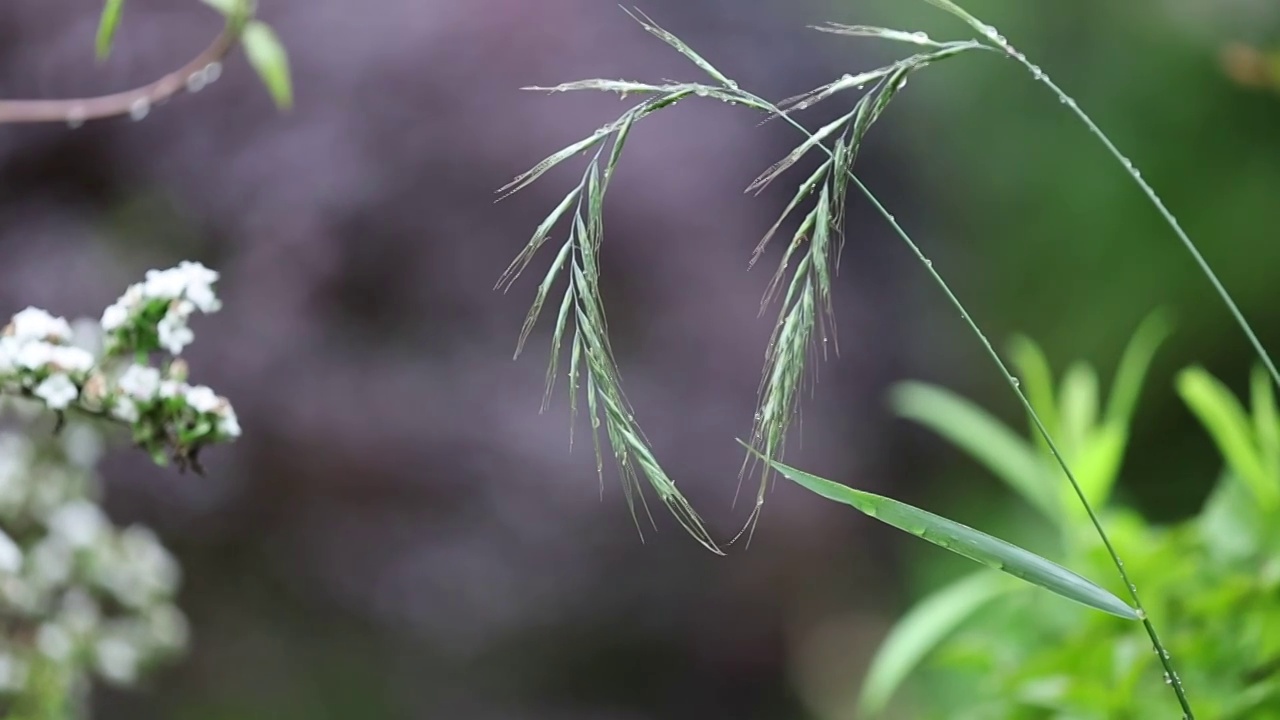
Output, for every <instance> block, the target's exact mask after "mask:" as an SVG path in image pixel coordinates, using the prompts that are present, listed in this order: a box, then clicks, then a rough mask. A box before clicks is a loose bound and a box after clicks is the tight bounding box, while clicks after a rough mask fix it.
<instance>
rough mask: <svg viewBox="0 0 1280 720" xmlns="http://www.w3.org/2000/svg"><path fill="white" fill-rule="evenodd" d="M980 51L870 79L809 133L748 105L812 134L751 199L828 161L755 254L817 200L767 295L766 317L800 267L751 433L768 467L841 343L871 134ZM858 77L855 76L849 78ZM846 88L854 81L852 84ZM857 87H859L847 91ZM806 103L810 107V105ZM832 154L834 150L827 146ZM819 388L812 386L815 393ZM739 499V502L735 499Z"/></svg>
mask: <svg viewBox="0 0 1280 720" xmlns="http://www.w3.org/2000/svg"><path fill="white" fill-rule="evenodd" d="M971 49H976V45H975V44H974V43H962V44H960V47H955V46H954V45H952V44H947V45H946V46H945V48H944V50H945V52H944V51H938V52H933V53H925V54H920V55H915V56H912V57H911V58H908V59H907V60H904V61H900V62H897V63H893V64H892V65H889V66H886V67H885V68H881V69H880V70H881V71H883V72H880V71H876V72H875V73H872V74H871V75H874V77H875V78H876V80H875V84H874V85H873V87H872V88H871V89H870V90H869V91H867V92H866V93H865V94H863V95H862V96H861V97H860V98H859V99H858V101H857V103H856V104H855V105H854V108H853V110H851V111H849V112H848V113H846V114H844V115H842V116H840V117H839V118H837V119H836V120H833V121H831V122H830V123H828V124H826V125H824V126H823V127H821V128H819V129H818V130H817V131H814V132H810V131H808V130H807V129H805V128H804V126H802V125H800V124H799V123H797V122H796V121H795V120H794V119H793V118H791V117H789V116H788V115H787V111H784V110H783V109H781V108H779V107H777V106H774V105H771V104H769V103H767V101H764V100H762V99H760V98H757V97H755V96H748V97H747V100H746V104H747V105H748V106H753V107H758V108H760V109H763V110H765V111H766V112H769V113H770V114H771V116H775V117H784V116H785V117H786V119H787V121H788V122H789V123H790V124H792V125H793V126H795V127H796V128H797V129H799V130H801V131H802V132H803V133H804V134H805V139H804V140H803V141H802V142H801V143H800V145H799V146H797V147H796V148H795V149H794V150H792V151H791V152H790V153H788V154H787V155H786V157H784V158H783V159H782V160H780V161H778V162H777V163H775V164H774V165H772V166H771V167H770V168H769V169H768V170H766V171H765V172H764V173H763V174H761V175H760V176H759V177H758V178H756V180H755V181H753V182H752V183H751V185H749V186H748V188H747V191H748V192H751V191H756V192H759V191H760V190H761V189H762V188H764V187H765V186H767V185H768V184H769V183H771V182H773V181H774V180H776V179H777V178H778V177H780V176H781V175H782V174H783V173H784V172H786V171H787V170H788V169H790V168H791V167H792V166H794V165H795V164H796V163H797V162H799V160H800V159H801V158H803V157H804V156H805V155H806V154H808V153H809V151H811V150H815V149H818V150H820V151H821V152H823V153H825V154H827V156H828V158H827V159H826V160H825V161H824V162H823V163H822V164H821V165H819V167H818V169H817V170H815V171H814V172H813V174H811V175H810V176H809V177H808V178H807V179H806V180H805V181H804V182H802V183H801V184H800V187H799V189H798V190H797V192H796V194H795V196H794V197H793V198H792V200H791V201H790V202H789V203H788V205H787V207H786V208H785V209H784V211H783V214H782V216H781V217H780V218H779V219H778V221H777V222H775V223H774V225H773V226H772V227H771V228H770V229H769V231H768V232H767V233H766V234H765V236H764V238H763V239H762V240H761V242H760V243H759V244H758V245H757V246H756V249H755V252H754V253H753V255H752V259H751V264H752V265H754V263H755V262H756V261H757V260H758V259H759V258H760V256H761V255H762V254H763V252H764V250H765V249H766V247H767V245H768V243H769V241H770V239H771V238H772V237H773V236H774V235H775V234H776V233H777V231H778V229H779V228H780V227H781V226H782V224H783V223H784V222H785V221H786V219H787V218H788V217H789V216H790V215H791V214H792V213H793V212H794V211H795V210H796V209H797V208H798V207H799V206H800V205H801V204H802V203H803V202H804V201H805V200H807V199H808V198H810V197H811V196H815V195H816V197H815V198H814V205H813V207H812V209H811V210H810V211H809V212H808V213H807V214H806V215H805V216H804V219H803V220H802V221H801V222H800V225H799V227H798V228H797V230H796V231H795V233H794V234H793V236H792V239H791V242H790V243H789V244H788V246H787V248H786V250H785V251H784V252H783V257H782V260H781V262H780V263H779V267H778V270H777V271H776V272H775V274H774V276H773V278H772V280H771V281H770V282H769V285H768V287H767V289H766V291H765V295H764V299H763V301H762V306H761V310H762V312H763V310H764V308H766V307H767V306H768V305H769V304H770V303H771V302H772V301H773V300H774V299H776V297H777V296H778V294H779V293H780V291H781V288H782V287H783V285H784V284H786V271H787V268H788V266H789V265H790V263H791V262H792V261H793V260H795V262H796V265H795V270H794V271H793V273H792V275H791V280H790V283H789V284H788V285H787V291H786V293H785V295H784V297H783V300H782V303H781V307H780V310H779V315H778V320H777V323H776V325H775V326H774V331H773V334H772V336H771V338H770V340H769V346H768V350H767V351H766V354H765V368H764V372H763V374H762V378H761V384H760V389H759V402H758V405H757V408H756V414H755V420H754V424H753V427H752V434H751V444H752V448H753V449H754V450H756V451H757V453H758V454H759V456H762V457H764V458H767V459H769V460H780V459H782V457H783V455H784V451H785V441H786V436H787V433H788V431H789V430H790V428H791V423H792V421H793V420H795V419H797V418H798V417H799V409H800V408H799V400H800V397H801V393H802V391H803V388H804V386H805V384H806V382H809V383H812V378H811V377H810V375H809V374H808V372H807V371H808V369H809V367H810V359H811V358H812V357H813V356H814V355H815V353H813V352H812V351H813V349H814V348H816V347H821V348H822V351H823V353H824V356H825V353H826V352H827V350H828V349H831V350H834V351H836V352H838V350H839V346H838V342H836V335H835V328H836V324H835V317H834V303H833V300H832V289H833V280H832V279H833V276H834V275H835V273H836V268H837V267H838V261H839V257H840V255H841V250H842V248H843V244H844V234H843V225H844V208H845V206H846V204H847V203H846V198H847V196H848V184H849V181H850V179H852V178H853V164H854V160H855V159H856V158H857V154H858V150H859V148H860V147H861V144H862V141H863V139H864V137H865V136H866V133H867V132H868V130H870V128H871V126H872V125H873V124H874V123H875V121H876V120H877V119H879V117H880V115H881V114H882V113H883V112H884V110H885V108H887V107H888V105H889V102H890V101H891V100H892V99H893V97H894V96H895V95H896V93H897V92H898V91H899V90H901V89H902V87H903V86H905V84H906V81H907V78H908V77H909V76H910V75H911V73H913V72H915V71H917V70H920V69H922V68H924V67H927V66H928V65H929V64H931V63H933V62H935V61H937V60H941V59H944V58H947V57H951V56H953V55H955V54H957V53H958V52H963V51H965V50H971ZM846 77H851V76H846ZM846 82H847V81H846ZM840 83H841V81H837V82H836V83H834V84H829V85H826V86H823V88H826V89H827V90H824V89H823V88H819V90H818V91H817V92H815V93H810V94H809V95H808V96H806V97H807V98H808V99H807V100H805V101H802V102H801V103H797V104H795V105H793V106H792V108H791V110H795V109H796V108H797V107H799V106H800V105H804V106H805V107H809V106H812V104H814V103H816V102H817V101H819V100H821V99H825V98H826V97H830V96H831V95H833V94H834V92H829V89H830V88H832V87H840ZM847 84H848V85H849V86H850V87H856V85H855V84H853V83H847ZM806 103H807V104H806ZM829 140H830V141H832V142H831V147H828V146H827V142H828V141H829ZM810 387H811V388H812V384H811V385H810ZM756 459H757V457H756V455H755V454H748V455H747V457H746V458H744V461H743V466H742V469H741V471H740V473H739V479H740V484H739V492H740V489H741V479H742V478H743V477H745V475H746V474H747V473H748V472H753V468H754V466H755V464H756ZM772 472H773V468H772V467H771V466H770V465H769V464H768V463H765V464H763V465H762V466H761V472H760V485H759V488H758V490H757V493H756V511H755V512H753V514H752V517H751V519H750V521H749V523H753V522H755V521H756V520H758V517H759V512H758V510H759V508H760V507H761V506H762V505H763V502H764V495H765V492H766V491H767V489H768V486H769V479H770V477H771V475H772ZM735 497H736V495H735Z"/></svg>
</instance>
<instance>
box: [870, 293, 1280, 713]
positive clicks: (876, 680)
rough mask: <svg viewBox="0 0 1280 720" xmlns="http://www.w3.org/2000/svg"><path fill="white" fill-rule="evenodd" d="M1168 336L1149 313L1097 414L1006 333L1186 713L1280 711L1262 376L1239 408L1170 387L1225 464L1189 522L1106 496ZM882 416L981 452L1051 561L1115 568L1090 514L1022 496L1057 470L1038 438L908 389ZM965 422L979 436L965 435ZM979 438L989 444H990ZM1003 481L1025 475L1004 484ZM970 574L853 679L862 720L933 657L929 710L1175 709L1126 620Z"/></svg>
mask: <svg viewBox="0 0 1280 720" xmlns="http://www.w3.org/2000/svg"><path fill="white" fill-rule="evenodd" d="M1167 331H1168V323H1167V321H1165V320H1164V319H1163V318H1162V317H1161V316H1159V315H1156V316H1152V318H1149V319H1148V320H1147V321H1146V322H1145V323H1144V324H1143V325H1142V326H1141V328H1140V329H1139V330H1138V332H1137V333H1136V334H1135V336H1134V339H1133V340H1132V341H1131V343H1130V345H1129V348H1128V349H1127V350H1126V352H1125V354H1124V357H1123V359H1122V360H1121V363H1120V368H1119V370H1118V371H1117V373H1116V379H1115V381H1114V382H1113V384H1112V387H1111V392H1110V396H1109V398H1108V399H1107V403H1106V406H1105V407H1106V408H1107V409H1106V410H1105V411H1103V412H1101V413H1098V412H1097V408H1098V407H1099V406H1100V405H1101V402H1100V401H1101V400H1102V398H1101V397H1100V393H1099V390H1098V383H1097V381H1096V378H1097V374H1096V372H1095V371H1094V370H1093V369H1092V368H1091V367H1090V366H1088V365H1085V364H1082V363H1077V364H1075V365H1073V366H1071V369H1069V370H1068V371H1067V372H1066V373H1064V375H1063V377H1062V378H1061V380H1060V381H1058V383H1057V384H1056V386H1055V385H1054V382H1053V377H1052V374H1051V372H1050V370H1049V366H1048V363H1047V362H1046V361H1045V360H1044V356H1043V354H1042V353H1041V352H1040V351H1039V349H1038V348H1037V347H1036V346H1035V345H1034V344H1033V343H1031V341H1029V340H1027V339H1025V338H1022V339H1019V340H1018V341H1017V343H1016V344H1015V352H1014V355H1015V357H1016V358H1017V359H1018V363H1017V364H1018V366H1019V369H1020V372H1021V373H1022V379H1023V385H1024V386H1025V387H1026V390H1027V394H1028V396H1029V397H1032V398H1035V402H1036V403H1037V408H1036V409H1037V411H1038V412H1039V414H1041V415H1042V416H1044V417H1045V419H1046V422H1047V423H1053V424H1054V425H1055V426H1057V427H1058V428H1060V429H1061V433H1060V434H1061V436H1062V438H1064V443H1063V448H1064V452H1068V453H1069V454H1070V456H1069V458H1068V460H1069V461H1070V462H1071V463H1072V464H1073V465H1074V466H1075V467H1077V473H1078V474H1079V478H1080V482H1081V484H1082V485H1083V486H1084V487H1085V488H1087V489H1088V491H1089V493H1090V494H1091V495H1092V496H1093V498H1096V504H1097V506H1098V507H1100V508H1102V509H1101V514H1102V516H1103V517H1104V518H1105V519H1106V521H1107V524H1108V527H1109V528H1110V529H1111V540H1112V542H1113V544H1114V545H1115V546H1116V549H1117V551H1118V553H1119V554H1120V555H1121V556H1122V557H1124V558H1125V566H1126V568H1127V570H1128V573H1129V576H1130V578H1131V579H1132V580H1133V582H1134V583H1136V584H1138V585H1139V586H1140V587H1141V588H1142V590H1143V597H1144V605H1145V607H1146V609H1147V611H1148V612H1149V613H1151V614H1152V615H1153V616H1156V617H1158V618H1159V620H1160V623H1161V626H1162V628H1163V629H1164V634H1165V636H1166V637H1165V640H1166V642H1167V645H1166V650H1167V651H1168V652H1171V653H1174V654H1176V656H1177V660H1178V664H1179V667H1180V668H1181V675H1182V679H1183V680H1185V682H1186V683H1187V684H1188V685H1189V686H1191V687H1192V688H1193V689H1194V692H1195V700H1196V707H1197V710H1198V712H1199V713H1201V714H1203V716H1205V717H1212V718H1261V719H1263V720H1268V719H1270V718H1280V604H1278V603H1276V601H1275V599H1276V597H1277V593H1280V508H1278V507H1277V503H1275V502H1273V498H1274V497H1275V494H1276V491H1277V488H1278V486H1280V462H1277V458H1280V440H1278V439H1280V419H1278V417H1277V413H1276V404H1275V398H1274V395H1273V389H1272V385H1271V383H1270V380H1269V377H1268V375H1269V373H1268V372H1267V371H1266V370H1265V369H1264V368H1261V367H1259V368H1257V369H1256V370H1255V372H1254V374H1253V377H1252V383H1251V400H1250V404H1251V408H1250V409H1248V410H1246V409H1245V408H1244V406H1243V405H1242V404H1241V402H1240V401H1239V400H1237V399H1236V398H1235V397H1234V396H1233V395H1232V394H1231V393H1230V392H1229V391H1227V390H1226V388H1225V387H1224V386H1222V385H1221V383H1219V382H1218V381H1217V380H1216V379H1214V378H1213V377H1212V376H1210V375H1208V373H1206V372H1205V371H1203V370H1201V369H1199V368H1190V369H1187V370H1184V371H1183V372H1182V373H1180V374H1179V376H1178V379H1177V383H1176V384H1177V388H1178V391H1179V393H1180V394H1181V395H1182V397H1183V399H1184V401H1185V402H1186V403H1187V404H1188V406H1189V407H1191V408H1192V410H1193V412H1195V413H1196V415H1197V417H1199V418H1200V419H1201V421H1202V423H1203V424H1204V426H1205V428H1206V431H1207V432H1208V433H1209V434H1210V436H1211V437H1212V438H1213V439H1214V441H1215V442H1216V443H1217V445H1218V447H1219V449H1220V451H1221V452H1222V454H1223V457H1224V465H1225V471H1224V473H1223V475H1222V476H1221V477H1220V478H1219V480H1218V482H1217V484H1216V486H1215V489H1214V491H1213V493H1212V495H1211V496H1210V498H1209V500H1208V501H1207V502H1206V503H1205V506H1204V508H1203V509H1202V511H1201V512H1200V513H1199V514H1198V515H1197V516H1195V517H1193V518H1190V519H1188V520H1186V521H1183V522H1181V523H1178V524H1175V525H1172V526H1168V527H1160V526H1156V525H1153V524H1151V523H1150V522H1148V521H1146V520H1145V519H1144V518H1142V517H1141V516H1140V515H1139V514H1137V513H1136V512H1134V511H1132V510H1130V509H1128V508H1125V507H1123V506H1122V505H1120V504H1119V503H1117V502H1115V501H1114V493H1113V492H1112V489H1113V488H1114V485H1115V480H1116V478H1117V477H1118V473H1119V468H1120V464H1121V462H1122V461H1123V457H1124V451H1125V446H1126V440H1127V437H1128V434H1129V429H1130V426H1131V424H1132V421H1133V413H1134V406H1135V404H1136V401H1137V398H1138V396H1139V390H1140V388H1141V385H1142V379H1143V377H1144V376H1145V374H1146V370H1147V367H1148V366H1149V364H1150V360H1151V357H1152V355H1153V354H1154V352H1155V350H1156V348H1157V346H1158V345H1159V344H1160V342H1161V341H1162V340H1163V339H1164V337H1165V336H1166V334H1167ZM894 407H895V408H897V410H898V411H899V412H900V413H901V414H903V415H904V416H906V417H909V418H911V419H914V420H918V421H920V422H922V424H925V425H926V426H927V427H930V428H931V429H933V430H935V431H936V432H938V433H939V434H940V435H941V436H943V437H945V438H947V439H948V440H950V441H952V442H953V443H955V444H956V445H957V446H958V447H960V448H962V449H964V450H966V451H970V452H973V451H975V450H978V452H977V453H975V456H976V457H977V459H979V460H980V461H982V462H983V464H984V465H986V466H987V467H988V468H990V469H992V470H993V471H994V472H996V473H998V474H1002V475H1003V476H1004V477H1003V479H1004V480H1005V481H1006V484H1007V485H1008V486H1009V487H1010V488H1012V489H1013V490H1014V491H1015V492H1017V493H1019V494H1020V495H1021V496H1023V497H1024V498H1025V499H1026V500H1028V503H1029V504H1030V505H1031V506H1032V507H1033V508H1034V509H1035V510H1036V511H1037V512H1040V513H1041V514H1043V515H1044V516H1045V518H1046V519H1047V520H1048V521H1050V523H1051V524H1052V525H1053V527H1054V528H1055V530H1056V534H1057V536H1058V538H1059V542H1058V544H1057V552H1056V554H1054V555H1053V557H1054V559H1055V560H1057V561H1059V562H1062V563H1063V564H1065V565H1068V566H1070V567H1073V568H1078V569H1079V570H1080V571H1081V572H1083V573H1084V574H1096V573H1105V571H1106V569H1107V566H1108V565H1110V564H1111V559H1110V557H1109V555H1108V553H1107V552H1106V550H1105V548H1103V547H1102V546H1101V544H1100V543H1099V541H1098V539H1097V537H1096V536H1095V535H1094V534H1093V533H1092V528H1091V526H1090V524H1089V522H1088V520H1087V519H1086V518H1084V517H1082V516H1081V515H1079V514H1077V513H1072V512H1045V510H1044V503H1043V501H1041V500H1037V499H1035V498H1036V497H1038V496H1037V495H1036V494H1035V493H1034V492H1028V491H1026V490H1025V489H1024V488H1026V487H1029V486H1033V485H1034V484H1035V483H1037V482H1045V480H1046V479H1047V478H1048V476H1050V475H1051V474H1052V473H1053V472H1054V470H1055V467H1054V464H1053V462H1052V460H1051V459H1050V458H1049V456H1048V453H1047V452H1046V451H1045V449H1044V448H1043V447H1042V446H1038V445H1037V443H1036V440H1035V439H1034V438H1035V437H1036V436H1035V435H1034V431H1033V434H1032V436H1031V437H1030V438H1028V439H1026V440H1021V441H1020V442H1019V443H1016V444H1015V443H1010V442H1008V432H1007V430H1006V429H1005V428H1003V426H1000V425H999V423H998V422H997V421H995V420H994V419H993V418H991V417H990V416H988V415H986V414H985V413H984V412H983V411H982V410H980V409H978V408H977V407H976V406H973V405H971V404H968V403H967V401H964V400H961V399H959V398H956V397H954V396H951V395H950V394H948V393H947V392H946V391H943V390H941V389H938V388H933V387H930V386H927V385H921V384H918V383H909V384H905V385H904V386H900V387H899V388H897V390H896V391H895V393H894ZM957 408H962V410H960V411H957ZM975 420H976V422H977V423H978V426H979V427H980V428H982V429H981V430H979V431H975V430H974V428H973V427H972V426H973V424H974V422H975ZM983 437H996V438H999V440H998V441H997V442H994V443H986V442H985V441H983V439H982V438H983ZM1066 438H1073V440H1072V441H1069V442H1068V441H1066V440H1065V439H1066ZM979 448H980V449H979ZM1028 454H1034V455H1036V456H1037V458H1038V459H1039V460H1040V461H1041V463H1040V466H1039V467H1036V466H1034V465H1032V464H1031V463H1028V461H1027V459H1026V458H1027V456H1028ZM1089 458H1099V459H1097V460H1089ZM1015 473H1022V474H1024V475H1025V477H1023V478H1021V479H1019V480H1013V479H1011V476H1012V475H1013V474H1015ZM1053 485H1054V486H1060V485H1061V483H1060V482H1054V483H1053ZM1093 498H1091V499H1093ZM1059 507H1064V508H1065V507H1072V506H1071V505H1070V504H1061V505H1059ZM979 577H981V576H970V577H968V578H965V579H962V580H960V581H959V582H957V583H954V584H952V585H949V586H946V587H944V588H941V589H939V590H937V591H935V592H934V593H932V594H931V595H929V596H927V597H926V598H924V599H922V600H921V601H920V602H919V603H918V604H917V605H916V607H915V608H914V609H913V610H912V611H911V612H910V613H908V614H907V615H906V616H905V617H904V618H903V619H902V620H901V621H900V623H899V624H898V625H897V626H896V627H895V629H894V630H893V631H892V632H891V633H890V634H889V636H888V637H887V638H886V640H885V642H884V644H883V645H882V646H881V648H880V650H879V651H878V654H877V656H876V658H875V660H874V661H873V663H872V667H871V669H870V671H869V672H868V675H867V678H866V681H865V683H864V686H863V692H862V699H861V709H862V710H863V711H864V712H865V713H867V714H874V713H877V712H880V711H882V710H884V709H885V708H886V707H887V705H888V700H889V698H890V696H891V695H892V694H893V693H894V691H895V690H896V689H897V688H898V685H899V684H900V683H901V682H902V681H903V680H904V679H905V678H906V677H907V676H908V674H909V673H910V671H911V669H912V666H913V665H914V664H915V663H918V662H920V661H922V660H924V659H925V657H926V656H929V655H930V654H931V653H932V655H931V658H930V662H929V663H928V666H929V669H930V670H931V671H932V672H933V673H935V674H934V675H933V679H934V680H935V682H933V683H929V682H928V678H929V677H930V676H929V675H928V674H926V675H924V678H923V679H922V682H924V683H925V684H924V685H923V686H921V687H920V688H919V689H921V690H923V691H924V692H922V693H920V696H921V697H923V698H925V700H924V701H923V705H924V706H925V707H926V708H927V709H928V710H929V711H930V713H929V716H931V717H946V718H1019V719H1021V718H1063V719H1065V718H1138V717H1143V718H1145V717H1177V716H1178V712H1179V706H1178V704H1177V703H1176V702H1175V699H1174V698H1173V697H1172V696H1171V695H1170V694H1169V693H1167V692H1165V688H1163V687H1161V683H1160V682H1159V681H1158V679H1159V678H1160V676H1161V673H1162V672H1163V668H1162V664H1161V662H1160V660H1161V658H1160V657H1159V656H1158V654H1157V652H1156V651H1154V650H1153V648H1152V645H1151V641H1150V638H1149V636H1148V635H1147V634H1146V633H1144V632H1142V631H1141V630H1140V629H1139V626H1137V625H1135V624H1132V623H1124V622H1119V621H1118V620H1116V619H1115V618H1111V617H1108V616H1105V615H1100V614H1097V613H1090V612H1087V611H1085V610H1084V609H1082V608H1079V607H1078V606H1062V605H1055V604H1046V603H1043V602H1039V601H1037V600H1036V599H1035V598H1034V597H1033V596H1032V595H1031V594H1029V593H1026V592H1021V593H1014V592H1008V591H1007V590H1008V589H1011V588H1006V589H1005V590H1006V591H1003V592H1002V591H1001V588H998V587H996V586H983V585H981V584H980V581H979V580H978V578H979ZM937 673H943V675H944V676H945V677H946V678H947V679H948V680H949V681H950V682H947V683H945V687H948V688H951V691H950V692H947V691H945V690H944V689H943V688H944V684H940V683H939V682H937V681H938V680H939V675H937ZM1153 679H1155V680H1156V681H1155V682H1152V680H1153ZM1171 680H1172V678H1168V677H1166V678H1165V681H1166V682H1169V681H1171ZM955 688H961V689H960V690H956V689H955Z"/></svg>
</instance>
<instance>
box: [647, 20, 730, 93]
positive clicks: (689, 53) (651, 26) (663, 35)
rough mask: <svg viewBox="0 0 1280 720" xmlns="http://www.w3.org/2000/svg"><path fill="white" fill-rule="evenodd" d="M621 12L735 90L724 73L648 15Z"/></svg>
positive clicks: (716, 79)
mask: <svg viewBox="0 0 1280 720" xmlns="http://www.w3.org/2000/svg"><path fill="white" fill-rule="evenodd" d="M622 11H623V12H625V13H626V14H628V15H630V16H631V19H632V20H635V21H636V22H638V23H640V25H641V27H643V28H644V29H645V30H647V31H649V33H650V34H652V35H653V36H654V37H657V38H658V39H660V40H662V42H664V43H666V44H668V45H670V46H671V47H672V48H674V49H675V51H676V52H678V53H680V54H681V55H683V56H685V57H686V58H688V59H689V60H690V61H691V62H692V63H693V64H694V65H697V66H698V67H699V68H701V70H702V71H703V72H705V73H706V74H707V75H709V76H711V78H712V79H713V80H715V81H716V82H718V83H720V84H721V85H723V86H725V87H727V88H731V89H735V90H736V89H737V87H738V83H736V82H734V81H732V80H730V79H729V78H728V77H727V76H725V74H724V73H722V72H720V71H719V70H717V69H716V68H715V66H714V65H712V64H711V63H709V62H707V61H706V59H704V58H703V57H702V56H701V55H699V54H698V53H696V52H694V51H693V48H691V47H689V46H688V45H686V44H685V42H684V41H683V40H681V39H680V38H678V37H676V36H675V35H672V34H671V33H669V32H667V31H666V30H663V29H662V28H661V27H658V24H657V23H655V22H654V21H653V20H652V19H651V18H650V17H649V16H648V15H645V14H644V13H643V12H641V11H639V10H635V11H631V10H627V9H626V8H623V9H622Z"/></svg>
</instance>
